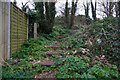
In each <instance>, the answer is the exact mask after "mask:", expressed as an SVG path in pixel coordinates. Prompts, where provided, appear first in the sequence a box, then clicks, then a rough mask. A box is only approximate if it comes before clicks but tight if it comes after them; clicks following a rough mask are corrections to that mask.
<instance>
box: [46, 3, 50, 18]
mask: <svg viewBox="0 0 120 80" xmlns="http://www.w3.org/2000/svg"><path fill="white" fill-rule="evenodd" d="M45 11H46V12H45V14H46V19H47V20H49V6H48V2H45Z"/></svg>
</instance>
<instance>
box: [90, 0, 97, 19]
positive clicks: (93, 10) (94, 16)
mask: <svg viewBox="0 0 120 80" xmlns="http://www.w3.org/2000/svg"><path fill="white" fill-rule="evenodd" d="M96 4H97V3H96V2H95V7H94V5H93V2H92V0H91V9H92V17H93V19H94V20H95V21H96Z"/></svg>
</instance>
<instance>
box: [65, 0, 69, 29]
mask: <svg viewBox="0 0 120 80" xmlns="http://www.w3.org/2000/svg"><path fill="white" fill-rule="evenodd" d="M65 23H66V26H67V28H68V27H69V9H68V0H66V4H65Z"/></svg>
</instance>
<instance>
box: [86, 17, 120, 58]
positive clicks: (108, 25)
mask: <svg viewBox="0 0 120 80" xmlns="http://www.w3.org/2000/svg"><path fill="white" fill-rule="evenodd" d="M84 31H86V32H87V33H88V32H89V34H87V37H86V38H90V37H92V43H93V45H92V46H90V47H91V51H92V53H94V54H97V55H101V54H100V53H103V54H104V55H106V57H107V58H110V59H114V60H118V59H119V48H118V46H119V44H120V43H119V38H120V37H119V26H118V19H117V18H112V17H108V18H105V19H103V20H99V21H98V22H96V23H95V24H92V25H91V26H89V27H87V28H86V29H85V30H84ZM99 39H100V40H101V43H100V44H99V43H98V42H97V40H99Z"/></svg>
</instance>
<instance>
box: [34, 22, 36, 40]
mask: <svg viewBox="0 0 120 80" xmlns="http://www.w3.org/2000/svg"><path fill="white" fill-rule="evenodd" d="M36 38H37V23H34V39H36Z"/></svg>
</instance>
